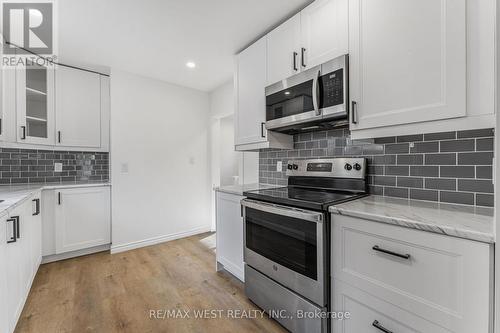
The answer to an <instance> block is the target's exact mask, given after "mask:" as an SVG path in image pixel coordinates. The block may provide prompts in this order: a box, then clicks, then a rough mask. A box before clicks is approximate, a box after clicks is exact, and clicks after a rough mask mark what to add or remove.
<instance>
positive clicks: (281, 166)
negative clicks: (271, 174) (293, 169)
mask: <svg viewBox="0 0 500 333" xmlns="http://www.w3.org/2000/svg"><path fill="white" fill-rule="evenodd" d="M276 171H278V172H281V171H283V162H281V161H278V162H276Z"/></svg>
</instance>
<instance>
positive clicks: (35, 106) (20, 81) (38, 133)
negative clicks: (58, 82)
mask: <svg viewBox="0 0 500 333" xmlns="http://www.w3.org/2000/svg"><path fill="white" fill-rule="evenodd" d="M54 88H55V87H54V67H53V66H51V65H50V66H49V65H48V66H44V65H38V64H28V65H26V66H24V65H19V66H18V68H17V69H16V90H15V93H16V113H17V142H22V143H31V144H41V145H54V142H55V141H54V125H55V108H54V97H55V93H54Z"/></svg>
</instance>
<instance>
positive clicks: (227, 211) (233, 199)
mask: <svg viewBox="0 0 500 333" xmlns="http://www.w3.org/2000/svg"><path fill="white" fill-rule="evenodd" d="M244 198H245V197H242V196H240V195H237V194H229V193H222V192H217V198H216V200H217V202H216V219H217V233H216V237H217V254H216V257H217V268H218V270H219V269H220V268H221V265H222V266H223V267H224V269H225V270H227V271H228V272H230V273H231V274H233V275H234V276H236V277H237V278H238V279H240V280H241V281H245V274H244V265H243V217H242V216H241V204H240V202H241V200H242V199H244Z"/></svg>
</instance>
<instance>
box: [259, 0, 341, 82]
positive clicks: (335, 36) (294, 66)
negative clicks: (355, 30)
mask: <svg viewBox="0 0 500 333" xmlns="http://www.w3.org/2000/svg"><path fill="white" fill-rule="evenodd" d="M347 2H348V0H316V1H314V2H313V3H312V4H310V5H309V6H307V7H306V8H304V9H303V10H302V11H301V12H299V13H298V14H296V15H294V16H293V17H291V18H290V19H288V20H287V21H286V22H284V23H283V24H281V25H279V26H278V27H277V28H275V29H274V30H272V31H271V32H269V34H268V35H267V85H271V84H273V83H276V82H278V81H280V80H283V79H285V78H287V77H289V76H291V75H293V74H296V73H298V72H300V71H303V70H306V69H308V68H311V67H313V66H316V65H320V64H321V63H324V62H326V61H328V60H331V59H333V58H336V57H338V56H341V55H343V54H347V53H348V4H347Z"/></svg>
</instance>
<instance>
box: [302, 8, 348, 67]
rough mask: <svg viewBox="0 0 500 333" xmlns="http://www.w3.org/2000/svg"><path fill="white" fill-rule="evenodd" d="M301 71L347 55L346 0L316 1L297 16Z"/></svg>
mask: <svg viewBox="0 0 500 333" xmlns="http://www.w3.org/2000/svg"><path fill="white" fill-rule="evenodd" d="M300 21H301V22H300V26H301V36H302V37H301V41H302V42H301V51H300V52H301V67H302V68H303V69H306V68H310V67H314V66H316V65H320V64H322V63H324V62H326V61H328V60H331V59H333V58H335V57H338V56H341V55H343V54H347V53H349V40H348V39H349V37H348V0H316V1H314V2H313V3H312V4H310V5H309V6H307V7H306V8H305V9H304V10H302V11H301V12H300Z"/></svg>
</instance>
